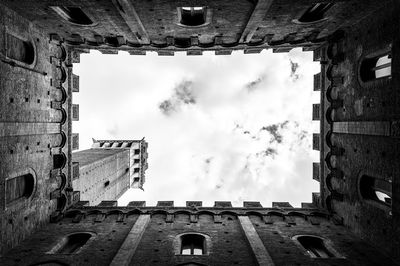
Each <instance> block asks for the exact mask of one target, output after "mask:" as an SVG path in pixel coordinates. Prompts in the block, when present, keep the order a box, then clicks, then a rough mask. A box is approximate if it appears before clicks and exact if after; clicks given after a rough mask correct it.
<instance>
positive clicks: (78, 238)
mask: <svg viewBox="0 0 400 266" xmlns="http://www.w3.org/2000/svg"><path fill="white" fill-rule="evenodd" d="M91 237H92V235H91V234H89V233H76V234H73V235H69V236H67V237H66V239H65V243H64V244H63V245H62V246H61V247H60V248H59V249H58V250H57V251H56V252H55V253H57V254H74V253H77V252H78V251H79V250H80V249H81V248H82V247H83V246H84V245H85V244H86V242H87V241H88V240H89V239H90V238H91Z"/></svg>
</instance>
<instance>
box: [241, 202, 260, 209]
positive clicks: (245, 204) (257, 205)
mask: <svg viewBox="0 0 400 266" xmlns="http://www.w3.org/2000/svg"><path fill="white" fill-rule="evenodd" d="M243 207H244V208H262V205H261V203H260V202H259V201H244V202H243Z"/></svg>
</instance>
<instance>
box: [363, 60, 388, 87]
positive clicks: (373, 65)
mask: <svg viewBox="0 0 400 266" xmlns="http://www.w3.org/2000/svg"><path fill="white" fill-rule="evenodd" d="M391 75H392V57H391V54H390V53H387V54H384V55H380V56H375V57H366V58H364V60H363V61H362V63H361V66H360V78H361V80H362V81H364V82H366V81H371V80H374V79H378V78H384V77H390V76H391Z"/></svg>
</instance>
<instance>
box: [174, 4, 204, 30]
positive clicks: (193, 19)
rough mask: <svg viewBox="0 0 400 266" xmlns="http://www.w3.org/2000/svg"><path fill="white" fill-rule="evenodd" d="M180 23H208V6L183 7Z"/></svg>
mask: <svg viewBox="0 0 400 266" xmlns="http://www.w3.org/2000/svg"><path fill="white" fill-rule="evenodd" d="M180 11H181V19H180V23H181V24H182V25H186V26H200V25H203V24H204V23H206V11H207V8H206V7H181V9H180Z"/></svg>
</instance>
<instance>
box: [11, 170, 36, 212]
mask: <svg viewBox="0 0 400 266" xmlns="http://www.w3.org/2000/svg"><path fill="white" fill-rule="evenodd" d="M34 187H35V179H34V177H33V175H32V174H25V175H20V176H17V177H14V178H10V179H7V180H6V205H7V204H10V203H12V202H14V201H16V200H18V199H21V198H29V197H30V196H31V195H32V193H33V190H34Z"/></svg>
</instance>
